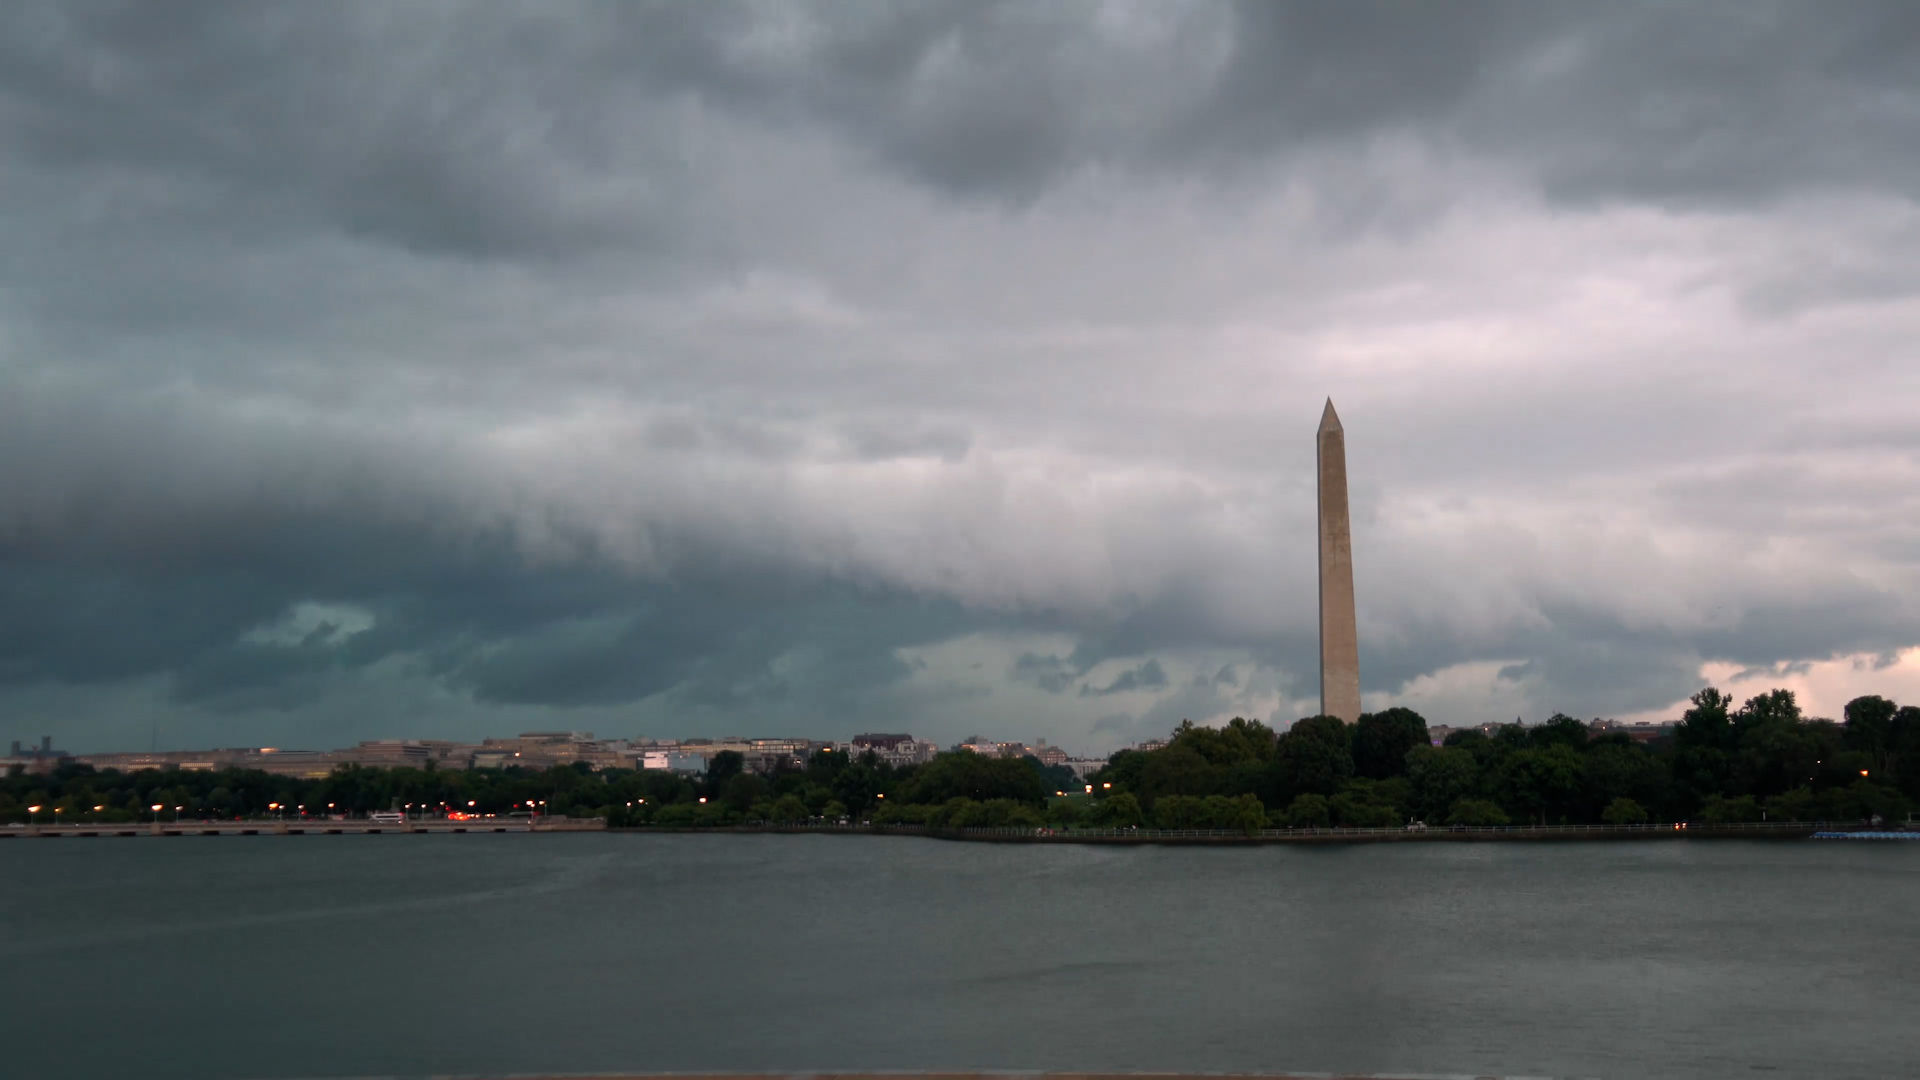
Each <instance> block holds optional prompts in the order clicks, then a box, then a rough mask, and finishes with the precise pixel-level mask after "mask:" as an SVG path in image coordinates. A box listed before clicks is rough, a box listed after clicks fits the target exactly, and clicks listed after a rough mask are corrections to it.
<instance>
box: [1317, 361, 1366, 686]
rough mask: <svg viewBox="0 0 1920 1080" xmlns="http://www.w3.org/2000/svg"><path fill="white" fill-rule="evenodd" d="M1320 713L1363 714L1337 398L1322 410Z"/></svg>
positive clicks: (1319, 456) (1343, 447)
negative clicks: (1334, 408)
mask: <svg viewBox="0 0 1920 1080" xmlns="http://www.w3.org/2000/svg"><path fill="white" fill-rule="evenodd" d="M1317 442H1318V452H1317V453H1316V454H1315V460H1316V462H1317V464H1318V466H1319V473H1320V482H1319V489H1320V713H1321V715H1322V716H1337V717H1339V718H1340V719H1342V720H1345V721H1346V722H1347V723H1349V724H1351V723H1354V722H1356V721H1358V720H1359V719H1360V632H1359V629H1358V627H1357V626H1356V624H1355V620H1354V615H1353V529H1352V527H1351V526H1350V525H1349V524H1348V521H1347V433H1346V431H1345V430H1343V429H1342V428H1341V427H1340V415H1339V414H1338V413H1336V412H1334V411H1333V399H1332V398H1328V399H1327V410H1326V411H1325V412H1323V413H1321V414H1320V434H1319V436H1318V438H1317Z"/></svg>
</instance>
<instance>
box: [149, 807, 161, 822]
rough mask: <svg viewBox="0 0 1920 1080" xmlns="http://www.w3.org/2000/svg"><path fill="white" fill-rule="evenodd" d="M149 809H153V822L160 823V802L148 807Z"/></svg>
mask: <svg viewBox="0 0 1920 1080" xmlns="http://www.w3.org/2000/svg"><path fill="white" fill-rule="evenodd" d="M147 809H149V810H151V811H153V823H154V824H155V825H158V824H160V804H159V803H154V804H153V805H152V806H149V807H147Z"/></svg>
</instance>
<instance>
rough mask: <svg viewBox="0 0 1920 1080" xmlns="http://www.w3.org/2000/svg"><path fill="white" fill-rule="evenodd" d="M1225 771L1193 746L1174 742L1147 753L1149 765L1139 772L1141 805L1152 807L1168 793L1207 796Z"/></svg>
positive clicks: (1137, 790) (1138, 792)
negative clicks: (1161, 748) (1157, 750)
mask: <svg viewBox="0 0 1920 1080" xmlns="http://www.w3.org/2000/svg"><path fill="white" fill-rule="evenodd" d="M1222 772H1223V770H1221V769H1217V768H1215V767H1214V766H1212V765H1210V764H1208V762H1207V759H1206V758H1203V757H1201V756H1200V755H1199V753H1197V752H1195V751H1194V749H1193V748H1192V747H1190V746H1185V745H1181V744H1179V743H1175V744H1174V745H1171V746H1168V747H1167V748H1166V749H1164V750H1161V751H1159V752H1157V753H1153V754H1149V755H1147V766H1146V768H1144V769H1142V770H1141V771H1140V786H1139V788H1137V789H1136V792H1137V794H1138V795H1139V798H1140V803H1141V805H1142V806H1145V807H1146V808H1148V809H1149V810H1151V809H1152V808H1153V807H1154V805H1155V804H1156V803H1157V802H1158V801H1159V800H1160V799H1162V798H1165V797H1166V796H1169V795H1192V796H1204V795H1207V794H1210V793H1212V792H1213V790H1214V788H1215V786H1216V784H1217V783H1218V781H1219V778H1220V776H1221V773H1222Z"/></svg>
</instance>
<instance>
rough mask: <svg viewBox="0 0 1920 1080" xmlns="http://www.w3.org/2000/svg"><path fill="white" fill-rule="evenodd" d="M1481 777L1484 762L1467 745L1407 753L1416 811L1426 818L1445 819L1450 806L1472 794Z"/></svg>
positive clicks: (1415, 749) (1421, 749)
mask: <svg viewBox="0 0 1920 1080" xmlns="http://www.w3.org/2000/svg"><path fill="white" fill-rule="evenodd" d="M1474 734H1476V735H1478V734H1479V732H1474ZM1479 779H1480V765H1479V763H1478V762H1476V761H1475V760H1474V758H1473V752H1472V751H1471V750H1468V749H1466V748H1464V747H1460V746H1445V747H1435V746H1416V747H1414V748H1413V749H1412V750H1411V751H1409V752H1408V754H1407V780H1408V781H1409V783H1410V784H1411V786H1412V798H1413V813H1414V815H1415V816H1416V817H1418V818H1420V819H1421V820H1422V821H1436V822H1437V821H1440V820H1442V819H1444V818H1445V817H1446V814H1447V810H1448V808H1450V807H1452V806H1453V804H1454V803H1455V802H1458V801H1459V800H1461V799H1464V798H1466V797H1467V796H1468V795H1470V794H1472V792H1473V791H1474V788H1475V786H1476V785H1477V784H1478V783H1479Z"/></svg>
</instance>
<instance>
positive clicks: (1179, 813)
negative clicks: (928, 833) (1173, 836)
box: [1153, 795, 1209, 829]
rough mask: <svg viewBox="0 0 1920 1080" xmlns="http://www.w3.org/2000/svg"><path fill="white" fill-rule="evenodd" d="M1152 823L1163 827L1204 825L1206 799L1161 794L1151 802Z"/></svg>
mask: <svg viewBox="0 0 1920 1080" xmlns="http://www.w3.org/2000/svg"><path fill="white" fill-rule="evenodd" d="M1153 820H1154V824H1156V825H1158V826H1160V827H1161V828H1163V829H1199V828H1204V827H1206V826H1207V825H1208V824H1209V822H1208V821H1207V813H1206V801H1205V800H1204V799H1200V798H1196V797H1194V796H1192V795H1162V796H1161V797H1160V798H1159V800H1158V801H1156V802H1155V803H1154V804H1153Z"/></svg>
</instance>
